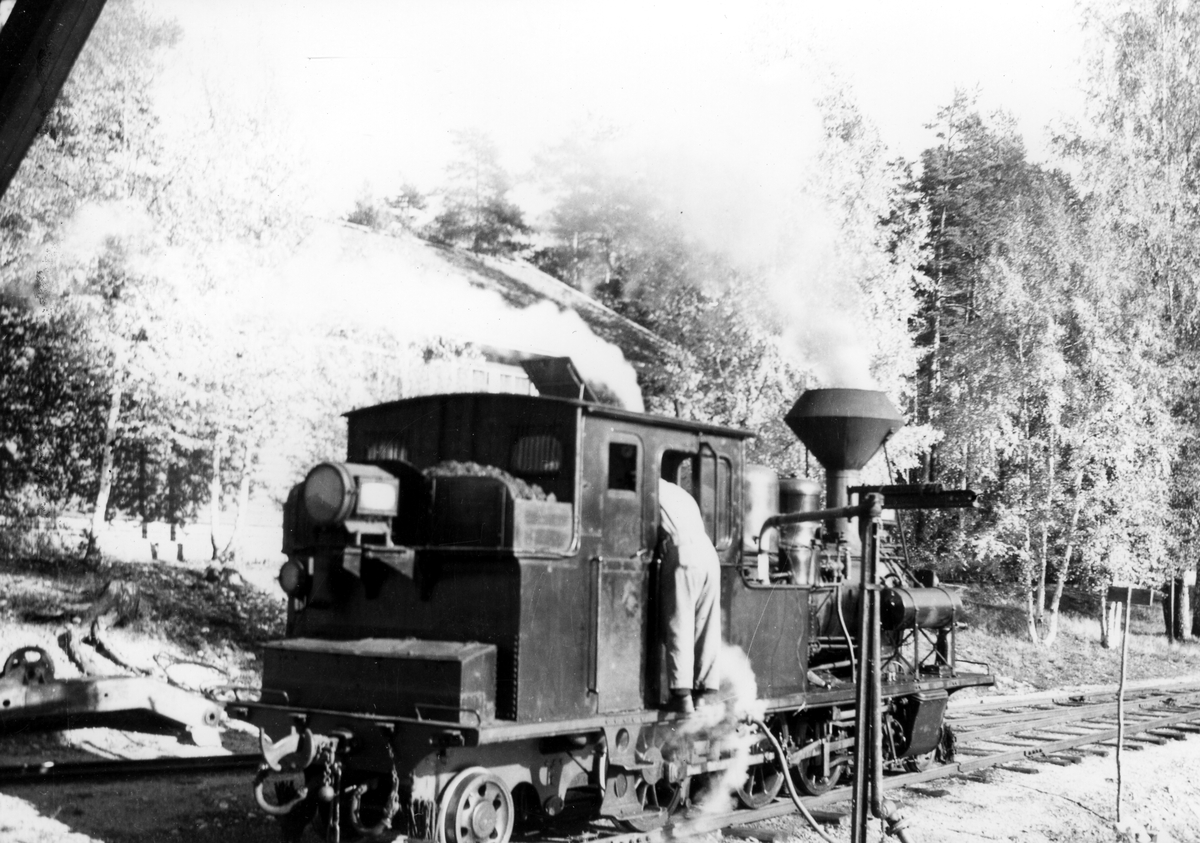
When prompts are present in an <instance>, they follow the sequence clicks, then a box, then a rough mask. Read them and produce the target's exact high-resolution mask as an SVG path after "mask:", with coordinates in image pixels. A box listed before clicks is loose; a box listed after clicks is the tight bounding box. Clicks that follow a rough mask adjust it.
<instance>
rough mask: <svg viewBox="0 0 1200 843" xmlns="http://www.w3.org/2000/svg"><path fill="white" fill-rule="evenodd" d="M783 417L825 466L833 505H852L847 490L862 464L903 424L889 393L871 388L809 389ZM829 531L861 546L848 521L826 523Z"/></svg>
mask: <svg viewBox="0 0 1200 843" xmlns="http://www.w3.org/2000/svg"><path fill="white" fill-rule="evenodd" d="M783 420H784V422H786V423H787V426H788V427H790V428H791V429H792V432H793V433H795V434H796V436H798V437H799V438H800V441H801V442H803V443H804V447H806V448H808V450H809V452H810V453H812V455H813V456H814V457H816V458H817V461H818V462H819V463H821V466H822V467H823V468H824V469H825V506H826V507H827V508H829V509H833V508H836V507H843V506H846V505H848V504H849V503H850V501H849V493H848V492H847V490H848V489H849V488H850V487H851V486H856V485H858V482H859V472H860V471H861V470H862V467H863V466H864V465H866V464H867V463H868V462H869V461H870V459H871V457H873V456H875V454H876V453H877V452H878V451H879V449H880V448H881V447H883V443H884V442H886V441H887V440H888V438H889V437H890V436H891V435H892V434H893V433H895V432H896V431H897V430H899V429H900V428H902V427H903V426H904V419H903V418H902V417H901V416H900V413H899V411H898V410H897V409H896V408H895V407H894V406H893V405H892V402H891V401H890V400H889V399H888V397H887V395H886V394H884V393H882V392H878V391H876V390H873V389H841V388H835V389H810V390H808V391H807V392H805V393H804V394H802V395H801V396H800V398H799V399H798V400H797V401H796V403H795V404H793V405H792V409H791V410H789V411H788V414H787V415H786V416H784V417H783ZM826 529H827V530H829V531H836V532H838V533H840V534H841V536H842V537H843V538H845V539H846V540H847V541H849V542H850V543H851V545H855V546H856V545H857V537H856V535H855V534H854V533H853V532H852V531H851V530H850V529H849V522H848V520H847V519H845V518H839V519H836V520H834V521H830V522H827V523H826Z"/></svg>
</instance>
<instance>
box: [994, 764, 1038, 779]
mask: <svg viewBox="0 0 1200 843" xmlns="http://www.w3.org/2000/svg"><path fill="white" fill-rule="evenodd" d="M996 769H997V770H1008V771H1009V772H1010V773H1024V774H1025V775H1027V776H1032V775H1034V774H1036V773H1040V772H1041V770H1039V769H1038V768H1037V767H1026V766H1024V765H1022V764H997V765H996Z"/></svg>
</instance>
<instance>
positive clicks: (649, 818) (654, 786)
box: [619, 776, 691, 832]
mask: <svg viewBox="0 0 1200 843" xmlns="http://www.w3.org/2000/svg"><path fill="white" fill-rule="evenodd" d="M690 786H691V779H684V780H683V781H681V782H679V783H677V784H673V783H671V782H669V781H667V780H666V779H665V778H664V779H659V780H658V781H656V782H648V781H646V780H645V779H643V778H641V777H640V776H639V777H638V780H637V782H636V783H635V784H634V786H633V787H634V796H635V799H636V800H637V802H638V803H639V804H640V805H641V806H642V808H643V813H641V814H638V815H637V816H633V817H626V818H625V819H622V820H619V823H620V825H622V826H624V827H625V828H626V829H627V830H628V831H642V832H645V831H654V829H656V828H662V827H663V826H664V825H666V824H667V822H668V820H670V819H671V816H672V815H673V814H676V813H678V812H680V811H682V810H683V808H684V806H685V805H686V804H687V800H688V793H689V791H690V789H691V788H690Z"/></svg>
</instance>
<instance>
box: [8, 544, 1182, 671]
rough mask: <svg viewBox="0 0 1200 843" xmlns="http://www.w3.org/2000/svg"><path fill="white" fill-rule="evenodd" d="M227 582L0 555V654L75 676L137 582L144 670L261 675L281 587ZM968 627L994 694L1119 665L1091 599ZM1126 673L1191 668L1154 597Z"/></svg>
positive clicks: (974, 619)
mask: <svg viewBox="0 0 1200 843" xmlns="http://www.w3.org/2000/svg"><path fill="white" fill-rule="evenodd" d="M237 570H238V572H239V574H240V577H235V578H234V579H233V581H232V582H230V581H227V580H225V579H220V578H215V579H209V578H206V577H205V564H204V563H177V562H154V563H115V564H111V565H107V566H105V567H103V568H95V567H90V566H86V565H83V564H82V563H78V562H74V561H56V562H48V561H35V560H24V561H12V560H10V561H7V562H4V563H3V564H2V565H0V657H3V656H6V655H7V654H8V653H10V652H12V651H13V650H15V649H16V648H17V647H21V646H26V645H37V646H41V647H44V648H46V649H47V650H48V651H49V652H50V653H51V654H52V656H53V658H54V659H55V661H56V663H57V664H58V666H59V674H60V675H66V676H69V675H76V671H75V670H74V669H73V668H72V667H71V666H70V665H69V664H68V663H67V659H66V657H65V656H64V655H63V652H62V650H60V649H59V648H58V645H57V643H56V636H57V635H58V633H59V631H60V630H61V629H62V628H63V627H64V626H65V625H67V624H69V623H70V622H71V621H72V619H73V618H76V617H78V616H79V615H80V614H82V613H83V612H84V611H85V610H86V607H87V606H88V605H89V604H90V603H91V601H92V600H93V599H94V598H95V597H96V595H98V594H99V593H100V591H101V590H102V589H103V587H104V585H105V583H106V582H108V581H109V580H112V579H122V580H127V581H132V582H136V583H138V584H139V585H140V586H141V589H142V592H143V596H144V600H143V614H142V617H141V618H140V619H139V620H138V621H136V622H135V623H133V624H132V625H130V626H129V627H128V628H125V629H114V630H112V632H111V635H112V636H113V638H114V640H115V641H116V642H117V643H118V644H120V645H121V646H122V648H123V650H124V651H125V652H127V653H129V654H130V655H132V656H133V657H134V658H135V659H138V660H139V661H140V663H141V664H143V665H145V666H146V667H147V668H149V669H152V670H153V669H154V668H155V665H158V666H160V667H161V665H162V664H172V663H175V662H186V661H197V662H202V663H204V664H210V665H213V666H216V667H218V668H220V669H221V670H222V671H224V672H225V674H226V675H227V677H228V680H229V681H230V682H231V683H236V684H241V685H253V684H256V683H257V682H258V679H259V661H258V657H259V648H260V647H261V645H262V643H263V642H265V641H268V640H270V639H272V638H276V637H279V636H281V635H282V634H283V607H284V601H283V595H282V593H281V592H280V591H279V589H278V586H276V585H275V583H274V576H275V573H276V568H275V566H274V565H262V564H250V565H242V566H240V567H239V568H238V569H237ZM963 599H964V606H965V610H966V622H967V624H968V627H967V628H966V629H964V630H962V631H960V632H959V634H958V641H957V645H958V653H959V656H960V658H963V659H969V660H972V661H977V662H983V663H986V664H987V665H989V666H990V668H991V670H992V671H993V672H994V673H995V675H996V677H997V681H996V687H995V689H994V690H995V692H999V693H1020V692H1024V691H1032V690H1042V689H1048V688H1059V687H1068V686H1079V685H1108V684H1113V683H1115V682H1116V681H1117V678H1118V675H1119V670H1120V650H1119V648H1118V647H1113V648H1111V649H1104V648H1102V647H1101V646H1100V624H1099V620H1098V619H1097V618H1095V617H1089V616H1087V614H1085V613H1088V612H1089V611H1090V613H1091V614H1093V615H1094V614H1095V607H1094V605H1093V606H1088V605H1086V604H1084V603H1072V604H1070V605H1069V606H1068V607H1067V610H1066V611H1065V612H1064V615H1063V617H1062V619H1061V624H1060V630H1059V638H1058V642H1057V643H1056V645H1055V646H1054V647H1053V648H1052V649H1045V648H1043V647H1038V646H1035V645H1034V644H1032V643H1031V642H1030V641H1029V640H1028V637H1027V636H1026V632H1025V617H1024V610H1023V607H1022V604H1021V602H1020V599H1019V598H1018V596H1017V595H1015V594H1013V593H1012V592H1011V591H1006V590H1003V589H998V588H995V587H982V586H980V587H967V588H966V589H965V590H964V591H963ZM1133 629H1134V635H1133V637H1132V638H1131V639H1130V648H1129V671H1128V674H1129V678H1130V679H1147V678H1153V677H1166V676H1181V675H1187V674H1198V675H1200V642H1195V643H1193V642H1189V643H1184V644H1174V645H1169V644H1168V643H1167V641H1166V637H1165V634H1164V631H1163V623H1162V611H1161V608H1160V607H1136V608H1135V609H1134V616H1133Z"/></svg>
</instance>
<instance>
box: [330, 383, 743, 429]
mask: <svg viewBox="0 0 1200 843" xmlns="http://www.w3.org/2000/svg"><path fill="white" fill-rule="evenodd" d="M480 398H486V399H489V400H493V401H504V402H511V403H514V404H518V405H521V404H524V405H526V406H528V407H529V408H530V409H534V408H537V407H551V406H557V407H561V406H563V405H570V406H573V407H576V408H578V409H579V410H582V411H583V412H584V413H586V414H588V415H591V416H597V417H600V418H609V419H614V420H617V421H628V422H635V423H637V424H645V425H650V426H653V427H665V428H670V429H672V430H687V431H692V432H695V433H705V434H710V435H715V436H727V437H729V438H731V439H753V438H754V436H755V434H754V433H753V432H751V431H749V430H743V429H741V428H736V427H723V426H721V425H716V424H708V423H707V422H698V421H691V420H689V419H681V418H675V417H673V416H658V415H653V414H651V413H636V412H634V411H632V410H625V409H622V408H620V407H613V406H611V405H609V404H598V403H594V402H591V401H579V400H576V399H573V398H556V397H553V396H545V395H518V394H516V393H511V392H456V393H444V394H439V395H421V396H417V397H415V398H401V399H400V400H398V401H388V402H386V403H383V404H375V405H372V406H370V407H359V408H356V409H354V410H350V411H349V412H348V413H345V414H344V416H345V417H346V418H347V419H352V420H353V419H356V418H361V417H369V416H372V415H375V414H376V413H382V412H387V411H388V410H392V409H398V408H400V407H412V406H419V405H421V404H433V403H445V402H457V401H466V400H479V399H480Z"/></svg>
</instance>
